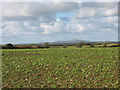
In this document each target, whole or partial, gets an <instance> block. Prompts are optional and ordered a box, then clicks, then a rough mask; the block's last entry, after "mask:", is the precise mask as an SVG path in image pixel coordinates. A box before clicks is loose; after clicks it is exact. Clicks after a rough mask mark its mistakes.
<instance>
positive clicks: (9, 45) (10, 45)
mask: <svg viewBox="0 0 120 90" xmlns="http://www.w3.org/2000/svg"><path fill="white" fill-rule="evenodd" d="M6 47H7V48H14V47H13V44H11V43H8V44H6Z"/></svg>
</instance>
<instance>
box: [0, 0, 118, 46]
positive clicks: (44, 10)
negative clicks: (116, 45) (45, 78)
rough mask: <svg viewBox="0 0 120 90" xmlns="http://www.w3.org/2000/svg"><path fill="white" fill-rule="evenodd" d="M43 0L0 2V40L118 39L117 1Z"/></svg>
mask: <svg viewBox="0 0 120 90" xmlns="http://www.w3.org/2000/svg"><path fill="white" fill-rule="evenodd" d="M13 1H14V0H13ZM47 1H49V0H47ZM47 1H46V2H45V1H44V2H30V1H29V2H28V1H27V0H26V2H7V0H6V1H5V2H2V3H0V5H1V6H2V7H1V8H0V9H1V10H2V11H1V12H0V13H2V16H1V17H2V21H0V37H2V44H7V43H13V44H18V43H39V42H52V41H66V40H74V39H78V40H88V41H117V40H118V3H117V2H113V0H112V1H111V2H100V1H98V0H96V1H95V0H94V1H95V2H86V1H83V0H82V1H81V2H77V1H76V2H74V1H73V2H68V1H66V2H59V1H58V0H56V1H52V2H47Z"/></svg>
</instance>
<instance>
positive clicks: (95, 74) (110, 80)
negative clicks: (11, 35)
mask: <svg viewBox="0 0 120 90" xmlns="http://www.w3.org/2000/svg"><path fill="white" fill-rule="evenodd" d="M2 71H3V76H2V77H3V78H2V79H3V87H8V88H75V87H76V88H118V73H119V71H118V47H107V48H76V47H68V48H48V49H4V50H3V52H2Z"/></svg>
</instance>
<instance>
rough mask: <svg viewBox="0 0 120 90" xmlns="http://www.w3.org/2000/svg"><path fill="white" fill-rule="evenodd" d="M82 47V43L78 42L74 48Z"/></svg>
mask: <svg viewBox="0 0 120 90" xmlns="http://www.w3.org/2000/svg"><path fill="white" fill-rule="evenodd" d="M83 45H84V42H79V43H77V44H76V47H82V46H83Z"/></svg>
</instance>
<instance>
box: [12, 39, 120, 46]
mask: <svg viewBox="0 0 120 90" xmlns="http://www.w3.org/2000/svg"><path fill="white" fill-rule="evenodd" d="M79 42H84V43H105V42H107V43H118V42H117V41H86V40H77V39H74V40H66V41H54V42H48V43H49V44H51V45H57V44H76V43H79ZM43 43H45V42H41V43H21V44H14V45H33V44H35V45H42V44H43Z"/></svg>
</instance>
